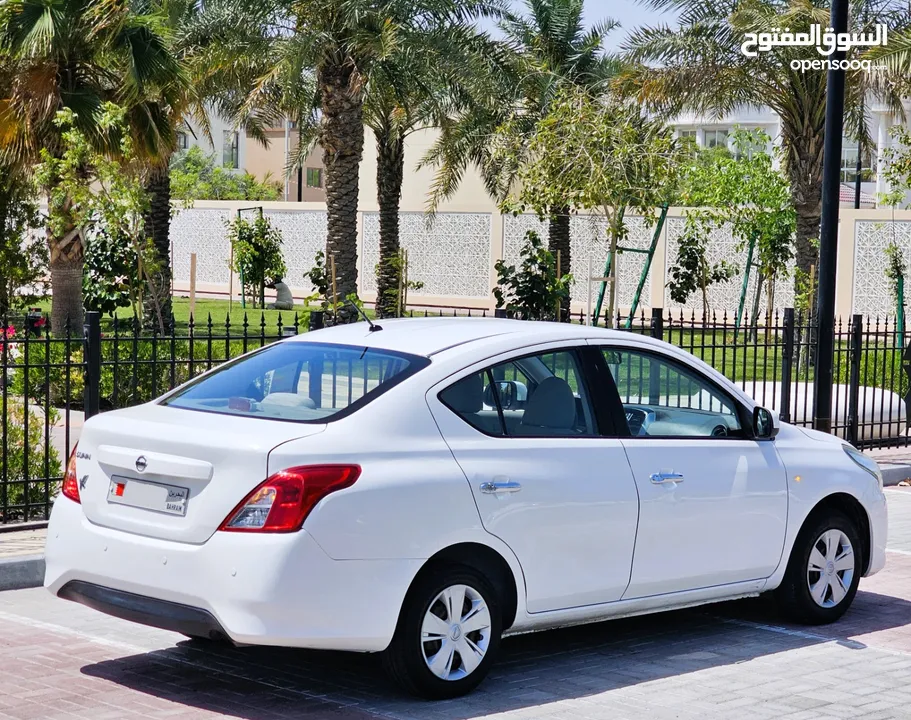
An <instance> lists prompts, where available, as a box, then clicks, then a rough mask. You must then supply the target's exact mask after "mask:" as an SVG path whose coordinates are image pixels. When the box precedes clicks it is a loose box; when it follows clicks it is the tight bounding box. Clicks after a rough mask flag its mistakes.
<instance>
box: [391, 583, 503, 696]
mask: <svg viewBox="0 0 911 720" xmlns="http://www.w3.org/2000/svg"><path fill="white" fill-rule="evenodd" d="M501 632H502V619H501V610H500V602H499V598H498V597H497V594H496V592H495V591H494V589H493V586H492V585H491V583H490V581H489V580H488V579H487V578H486V577H485V576H484V575H483V574H481V573H479V572H478V571H477V570H475V569H473V568H470V567H467V566H461V565H456V566H449V567H445V568H443V567H441V568H439V569H437V570H433V571H431V572H429V573H427V574H426V575H424V576H423V577H420V578H418V580H417V582H415V584H414V586H413V587H412V588H411V590H410V592H409V593H408V597H407V598H406V599H405V604H404V607H403V608H402V612H401V615H400V617H399V623H398V626H397V628H396V632H395V636H394V637H393V640H392V643H391V644H390V645H389V647H388V648H387V649H386V651H385V653H384V655H383V661H384V665H385V666H386V669H387V671H388V672H389V674H390V675H391V676H392V678H393V679H394V680H395V681H396V682H397V683H398V684H399V685H401V686H402V687H403V688H404V689H405V690H406V691H408V692H410V693H412V694H414V695H420V696H421V697H426V698H429V699H432V700H441V699H445V698H452V697H458V696H459V695H464V694H465V693H467V692H470V691H471V690H473V689H474V688H475V687H477V685H478V684H479V683H480V682H481V681H482V680H483V679H484V677H485V675H487V672H488V670H489V669H490V665H491V663H492V662H493V659H494V655H495V654H496V651H497V649H498V648H499V645H500V633H501Z"/></svg>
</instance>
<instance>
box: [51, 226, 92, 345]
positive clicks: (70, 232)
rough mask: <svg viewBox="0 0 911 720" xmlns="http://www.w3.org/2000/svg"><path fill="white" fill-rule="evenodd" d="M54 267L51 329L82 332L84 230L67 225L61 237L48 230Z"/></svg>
mask: <svg viewBox="0 0 911 720" xmlns="http://www.w3.org/2000/svg"><path fill="white" fill-rule="evenodd" d="M47 247H48V251H49V253H50V270H51V331H52V332H53V333H54V334H55V335H65V334H66V333H67V331H69V332H70V333H71V334H73V335H77V336H78V335H79V333H81V332H82V322H83V307H82V272H83V267H84V265H85V257H84V248H83V244H82V231H81V229H80V228H77V227H76V226H75V225H72V224H67V226H66V228H65V232H64V233H63V235H62V236H60V235H56V234H54V233H52V232H51V231H50V230H48V232H47Z"/></svg>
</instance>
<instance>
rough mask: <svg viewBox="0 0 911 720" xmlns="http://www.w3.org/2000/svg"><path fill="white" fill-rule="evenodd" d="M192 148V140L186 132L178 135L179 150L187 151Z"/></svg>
mask: <svg viewBox="0 0 911 720" xmlns="http://www.w3.org/2000/svg"><path fill="white" fill-rule="evenodd" d="M189 146H190V139H189V138H188V137H187V134H186V133H185V132H178V133H177V149H178V150H186V149H187V148H188V147H189Z"/></svg>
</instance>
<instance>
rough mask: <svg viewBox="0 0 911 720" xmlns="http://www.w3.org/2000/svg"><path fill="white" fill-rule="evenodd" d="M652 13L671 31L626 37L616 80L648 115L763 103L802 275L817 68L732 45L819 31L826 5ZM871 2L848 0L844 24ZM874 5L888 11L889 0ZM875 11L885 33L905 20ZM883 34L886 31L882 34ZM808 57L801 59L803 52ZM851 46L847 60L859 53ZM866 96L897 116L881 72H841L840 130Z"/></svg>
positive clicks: (665, 3)
mask: <svg viewBox="0 0 911 720" xmlns="http://www.w3.org/2000/svg"><path fill="white" fill-rule="evenodd" d="M649 4H650V5H651V6H652V7H653V8H655V9H656V10H664V9H669V8H673V9H675V10H677V11H679V12H680V27H679V28H671V27H668V26H658V27H646V28H642V29H639V30H637V31H636V32H634V33H633V34H632V36H631V37H630V39H629V40H628V42H627V45H626V48H625V49H626V59H627V60H628V61H630V63H631V65H630V66H629V69H628V70H627V71H626V72H625V74H624V77H623V79H622V81H621V82H620V83H619V85H620V86H621V87H622V88H623V89H624V90H625V91H626V92H628V93H629V94H631V95H634V96H635V97H637V98H638V99H639V100H640V101H641V102H643V103H644V104H645V106H646V108H647V109H648V110H650V111H658V112H662V113H668V114H671V115H673V114H677V113H679V112H681V111H683V110H689V111H692V112H696V113H698V114H704V115H718V114H721V115H723V114H726V113H729V112H731V111H733V110H734V109H735V108H737V107H742V106H762V105H768V106H770V107H771V108H772V109H773V110H774V111H775V112H776V114H777V115H778V116H779V118H780V119H781V141H782V146H783V150H784V167H785V171H786V174H787V177H788V180H789V184H790V195H791V203H792V204H793V206H794V210H795V212H796V256H797V266H798V267H799V268H800V269H801V270H802V271H803V272H804V274H806V273H808V272H809V268H810V266H811V265H813V264H814V263H816V258H817V250H816V245H815V243H814V242H813V240H814V239H815V238H817V237H818V236H819V221H820V215H821V211H822V189H821V188H822V152H823V139H824V137H823V136H824V130H825V97H826V73H825V72H820V71H807V72H802V71H801V70H800V69H799V67H798V69H794V67H792V61H795V60H797V61H799V60H805V59H812V58H813V57H816V54H815V51H814V50H812V49H807V48H801V47H797V46H782V47H776V48H775V51H774V52H760V53H757V54H756V55H755V56H754V57H748V56H745V55H744V53H743V52H742V51H741V44H742V43H743V40H744V34H745V33H750V32H756V33H761V32H769V29H770V28H775V27H781V28H784V27H787V28H790V30H791V31H792V32H806V31H808V30H809V27H810V25H813V24H819V25H821V26H822V27H826V26H827V25H828V23H829V9H828V7H825V6H815V5H813V4H812V2H811V0H750V1H749V2H737V1H736V0H722V1H721V2H714V3H708V4H706V3H705V2H703V0H650V2H649ZM864 4H873V0H855V2H854V3H853V5H854V12H852V13H851V17H852V23H853V24H854V27H853V28H852V29H854V30H857V29H858V28H857V19H858V18H860V17H862V13H859V12H858V8H859V6H861V5H864ZM877 5H878V6H879V5H881V6H883V7H885V6H890V5H891V6H892V7H897V6H899V3H897V2H892V1H891V0H890V1H889V2H880V3H877ZM904 15H905V17H904V19H902V13H892V12H888V11H887V10H885V9H883V8H878V9H877V10H876V11H875V12H872V13H867V15H866V16H865V17H866V18H867V19H866V20H865V22H874V23H875V22H880V21H881V22H885V23H887V24H889V25H890V30H897V29H898V28H899V27H901V25H902V24H903V23H904V24H906V23H907V14H906V13H905V14H904ZM891 34H892V33H891V32H890V35H891ZM808 52H809V53H812V55H808V54H807V53H808ZM859 53H860V51H859V50H858V49H857V48H852V50H851V51H849V53H848V59H849V60H851V59H859V57H860V55H859ZM865 92H869V93H871V94H873V95H875V96H877V97H878V98H879V99H880V100H881V101H883V102H884V103H886V105H887V106H888V107H889V108H890V109H891V110H893V111H894V112H896V113H898V114H899V115H900V116H902V117H903V110H902V107H901V87H900V85H898V84H895V83H893V82H891V79H890V78H889V77H888V76H887V75H886V74H877V73H872V74H868V75H866V76H865V71H864V70H862V69H861V70H849V71H847V72H846V101H845V102H846V104H845V108H846V127H848V128H862V129H863V130H864V132H866V125H865V124H864V123H862V122H861V115H862V108H863V97H862V96H863V95H864V93H865Z"/></svg>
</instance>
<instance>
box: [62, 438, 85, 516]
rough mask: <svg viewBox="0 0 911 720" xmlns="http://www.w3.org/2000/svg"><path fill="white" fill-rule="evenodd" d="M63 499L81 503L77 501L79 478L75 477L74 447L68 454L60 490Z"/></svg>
mask: <svg viewBox="0 0 911 720" xmlns="http://www.w3.org/2000/svg"><path fill="white" fill-rule="evenodd" d="M60 492H61V493H63V495H64V496H65V497H68V498H69V499H70V500H73V501H74V502H77V503H81V502H82V501H81V500H80V499H79V478H77V477H76V447H75V446H74V447H73V452H71V453H70V461H69V462H68V463H67V464H66V475H64V476H63V487H62V488H61V490H60Z"/></svg>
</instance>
